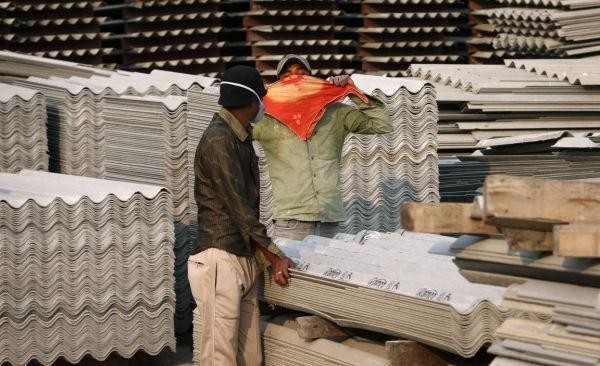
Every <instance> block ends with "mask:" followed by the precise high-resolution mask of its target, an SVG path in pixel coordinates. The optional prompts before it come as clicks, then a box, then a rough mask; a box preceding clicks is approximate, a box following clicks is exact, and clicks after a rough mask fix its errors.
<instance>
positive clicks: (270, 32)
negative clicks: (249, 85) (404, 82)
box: [244, 0, 359, 80]
mask: <svg viewBox="0 0 600 366" xmlns="http://www.w3.org/2000/svg"><path fill="white" fill-rule="evenodd" d="M343 16H345V14H344V13H343V12H342V11H341V10H338V4H337V2H336V1H333V0H326V1H311V0H302V1H286V2H281V1H272V0H253V1H252V7H251V11H249V12H247V13H246V15H245V16H244V26H245V27H246V31H247V39H248V41H249V42H251V44H252V56H253V57H254V59H255V60H256V67H257V68H258V70H259V71H260V72H261V74H262V75H263V76H264V77H265V78H267V79H269V80H273V79H274V78H275V77H276V72H275V71H276V68H277V63H278V62H279V60H280V59H281V58H282V57H283V56H284V55H286V54H288V53H295V54H299V55H303V56H305V57H306V58H307V59H308V61H309V62H310V64H311V67H312V69H313V75H316V76H330V75H337V74H342V73H352V72H353V71H354V70H355V69H356V68H357V67H358V66H359V64H358V58H357V56H356V54H355V42H353V41H352V40H349V39H341V38H344V37H341V36H340V33H341V32H343V31H344V30H346V27H345V26H344V25H340V24H337V22H336V20H337V19H338V18H341V17H343Z"/></svg>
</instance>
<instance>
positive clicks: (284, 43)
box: [252, 39, 356, 47]
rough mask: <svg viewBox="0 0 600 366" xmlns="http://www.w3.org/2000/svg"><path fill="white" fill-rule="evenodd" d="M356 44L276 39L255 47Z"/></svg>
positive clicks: (338, 40)
mask: <svg viewBox="0 0 600 366" xmlns="http://www.w3.org/2000/svg"><path fill="white" fill-rule="evenodd" d="M355 43H356V42H355V41H353V40H350V39H276V40H269V41H257V42H254V43H252V45H253V46H261V47H280V46H304V47H312V46H353V45H354V44H355Z"/></svg>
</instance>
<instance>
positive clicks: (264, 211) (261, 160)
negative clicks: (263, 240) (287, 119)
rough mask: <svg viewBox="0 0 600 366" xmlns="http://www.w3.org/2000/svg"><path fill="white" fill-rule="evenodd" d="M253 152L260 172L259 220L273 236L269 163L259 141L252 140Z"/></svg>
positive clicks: (272, 202)
mask: <svg viewBox="0 0 600 366" xmlns="http://www.w3.org/2000/svg"><path fill="white" fill-rule="evenodd" d="M253 145H254V152H255V153H256V157H257V158H258V172H259V174H260V192H259V193H260V222H262V223H263V224H264V225H265V226H266V228H267V234H268V235H269V236H270V237H273V234H274V233H275V226H274V225H273V204H274V197H273V185H272V184H271V176H270V175H269V164H268V163H267V157H266V156H265V151H264V150H263V148H262V146H261V145H260V143H259V142H257V141H254V142H253Z"/></svg>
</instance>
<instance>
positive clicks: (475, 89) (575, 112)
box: [408, 60, 600, 153]
mask: <svg viewBox="0 0 600 366" xmlns="http://www.w3.org/2000/svg"><path fill="white" fill-rule="evenodd" d="M563 67H564V68H571V69H573V70H577V67H578V62H577V61H573V63H571V64H569V63H567V60H565V64H563ZM408 75H409V76H412V77H417V78H421V79H424V80H428V81H430V82H431V83H432V84H433V85H434V86H435V88H436V95H437V101H438V106H439V109H440V126H439V135H438V141H439V146H440V150H442V151H441V152H446V153H457V152H467V151H471V152H472V151H473V150H475V149H476V148H477V146H476V145H477V142H478V141H480V140H484V139H489V138H494V137H509V136H519V135H526V134H530V133H535V132H542V131H547V130H567V129H568V130H570V131H572V132H573V133H574V134H576V133H577V134H581V133H587V132H598V131H599V130H600V108H599V107H598V106H599V105H600V94H598V93H597V91H596V88H595V86H592V85H573V84H571V83H569V82H568V81H563V80H561V79H557V78H554V77H548V76H545V75H537V74H535V73H533V72H528V71H526V70H521V69H515V68H510V67H507V66H503V65H439V64H436V65H434V64H413V65H411V67H410V68H409V69H408Z"/></svg>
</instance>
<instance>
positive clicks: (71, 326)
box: [0, 171, 175, 365]
mask: <svg viewBox="0 0 600 366" xmlns="http://www.w3.org/2000/svg"><path fill="white" fill-rule="evenodd" d="M0 186H1V187H2V189H1V193H0V210H1V211H2V216H3V217H6V218H10V219H7V220H4V221H3V223H2V225H1V226H0V230H1V232H2V234H1V241H0V251H1V253H2V255H1V256H0V263H1V266H2V276H0V289H1V291H0V297H1V299H2V301H0V319H1V320H0V339H2V342H1V343H0V363H5V362H9V363H11V364H14V365H23V364H27V363H28V362H29V361H31V360H37V361H38V362H40V363H42V364H45V365H49V364H51V363H53V362H54V361H55V360H57V359H58V358H59V357H63V358H64V359H65V360H67V361H68V362H72V363H76V362H78V361H80V360H81V359H82V358H83V357H84V356H85V355H89V356H91V357H93V358H95V359H98V360H104V359H106V358H107V357H108V356H109V354H110V353H112V352H117V353H119V354H120V355H122V356H124V357H131V356H132V355H133V354H134V353H135V352H137V351H138V350H144V351H145V352H146V353H148V354H151V355H156V354H158V353H159V352H161V351H162V350H163V349H165V348H167V347H168V348H171V349H172V350H174V349H175V337H174V331H173V315H174V311H175V295H174V292H173V224H172V222H173V218H172V213H171V209H170V203H169V196H168V192H167V191H166V190H165V189H163V188H161V187H156V186H148V185H138V184H130V183H120V182H115V181H106V180H99V179H93V178H84V177H75V176H67V175H59V174H54V173H43V172H35V171H21V173H20V174H8V173H2V174H0Z"/></svg>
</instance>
